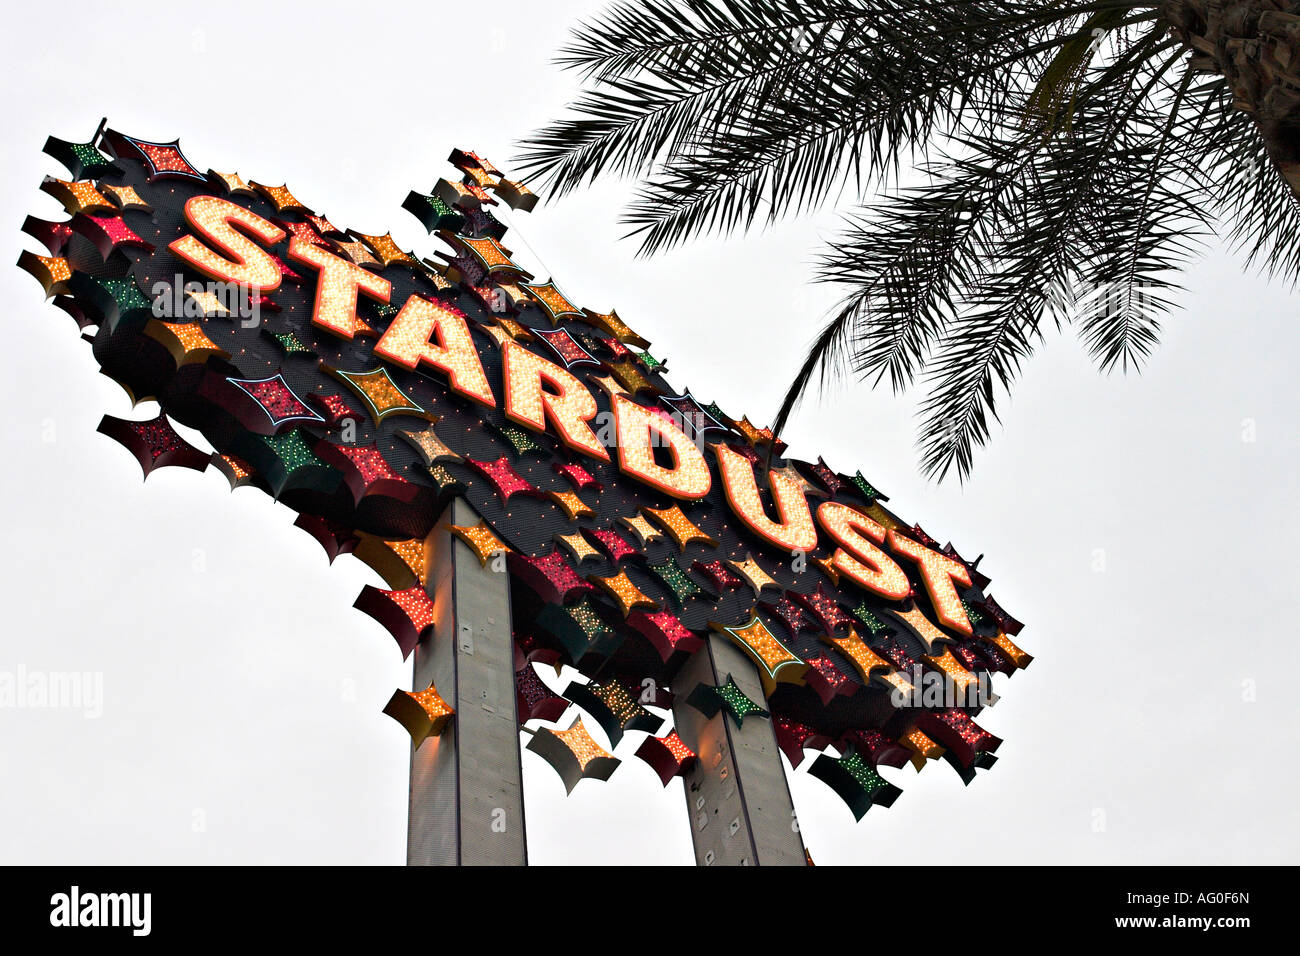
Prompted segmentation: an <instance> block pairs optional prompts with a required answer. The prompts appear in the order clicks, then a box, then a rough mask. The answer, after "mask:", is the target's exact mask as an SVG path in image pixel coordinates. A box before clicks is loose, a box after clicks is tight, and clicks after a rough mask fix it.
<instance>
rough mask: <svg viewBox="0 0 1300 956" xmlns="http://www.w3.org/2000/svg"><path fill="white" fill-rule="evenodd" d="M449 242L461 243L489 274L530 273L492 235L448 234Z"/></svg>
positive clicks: (528, 274) (526, 274) (523, 274)
mask: <svg viewBox="0 0 1300 956" xmlns="http://www.w3.org/2000/svg"><path fill="white" fill-rule="evenodd" d="M446 239H447V241H448V242H451V243H453V244H455V245H459V246H460V247H461V248H463V249H464V250H465V251H466V252H468V253H469V254H470V256H472V257H473V259H474V260H475V261H476V262H478V264H479V265H481V266H482V267H483V268H484V269H485V270H487V274H488V275H492V274H493V273H497V272H515V273H518V274H519V275H522V276H526V277H527V276H530V273H529V272H528V271H527V270H526V269H524V267H523V266H521V265H519V264H518V263H517V262H515V261H514V259H512V258H511V256H512V255H513V253H511V251H510V250H509V249H507V248H506V247H505V246H503V245H501V243H499V242H497V241H496V240H495V239H493V238H492V237H491V236H484V237H483V238H481V239H474V238H472V237H470V236H452V235H450V234H448V235H447V236H446Z"/></svg>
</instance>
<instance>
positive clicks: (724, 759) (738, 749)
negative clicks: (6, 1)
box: [673, 634, 807, 866]
mask: <svg viewBox="0 0 1300 956" xmlns="http://www.w3.org/2000/svg"><path fill="white" fill-rule="evenodd" d="M728 674H730V675H731V677H732V678H733V679H734V680H735V682H736V684H737V686H738V687H739V688H740V689H741V690H742V691H743V692H744V693H745V695H746V696H748V697H749V698H750V699H751V700H754V701H755V702H763V701H764V700H765V699H766V698H765V695H764V693H763V684H762V681H761V680H760V679H759V674H758V669H757V668H756V667H755V666H754V663H753V662H752V661H751V660H750V659H749V658H748V657H746V656H745V654H744V653H743V652H742V651H741V650H740V649H739V648H737V647H736V646H735V645H734V644H732V643H731V642H730V641H728V640H726V639H725V638H723V637H721V636H719V635H716V634H713V635H710V636H709V638H708V639H707V641H706V643H705V646H704V647H702V648H701V649H700V650H699V651H698V652H697V653H696V654H695V655H694V656H693V657H692V658H691V659H690V660H689V661H688V662H687V663H686V664H685V666H683V668H682V671H681V673H680V674H679V675H678V677H677V679H676V680H675V681H674V682H673V695H674V698H675V702H674V704H673V719H674V721H675V722H676V725H677V733H678V735H679V736H680V737H681V738H682V740H683V742H684V743H685V744H686V745H687V746H688V747H690V748H691V749H692V750H694V751H695V753H696V754H698V755H699V761H698V762H697V763H696V764H695V766H694V767H693V768H692V769H691V770H690V771H689V772H688V773H686V774H685V775H684V777H683V780H684V783H685V785H686V809H687V812H688V814H689V816H690V823H691V840H692V841H693V843H694V845H695V862H696V863H697V864H698V865H700V866H756V865H762V866H805V865H807V858H806V856H805V854H804V846H803V839H802V837H800V835H799V826H798V822H797V821H796V819H795V816H794V802H793V800H792V799H791V797H790V787H789V784H788V783H787V781H786V778H785V768H784V767H783V766H782V765H781V751H780V750H779V749H778V748H777V745H776V734H775V733H774V731H773V729H772V722H771V720H770V719H768V718H764V717H757V716H751V717H749V718H747V719H746V720H745V722H744V724H743V726H741V727H737V726H736V724H735V721H734V720H732V718H731V717H730V716H729V715H728V714H727V713H726V712H725V710H720V711H719V712H718V713H717V714H715V715H714V716H713V717H712V718H706V717H705V716H704V714H702V713H701V712H700V711H699V710H697V709H696V708H695V707H693V706H692V705H690V704H688V703H687V702H686V701H687V698H689V697H690V696H691V694H692V692H693V691H694V690H695V688H696V687H697V686H699V685H700V684H701V683H705V684H711V685H713V686H715V687H716V686H719V685H721V684H725V683H726V681H727V675H728Z"/></svg>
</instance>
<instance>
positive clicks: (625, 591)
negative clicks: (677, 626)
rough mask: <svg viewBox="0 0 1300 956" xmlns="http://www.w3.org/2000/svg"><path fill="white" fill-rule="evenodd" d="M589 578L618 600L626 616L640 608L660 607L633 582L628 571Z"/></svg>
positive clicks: (651, 609)
mask: <svg viewBox="0 0 1300 956" xmlns="http://www.w3.org/2000/svg"><path fill="white" fill-rule="evenodd" d="M587 580H588V581H590V582H591V583H592V584H594V585H596V587H598V588H600V589H601V590H602V591H604V592H605V593H606V594H608V595H609V596H610V597H612V598H613V599H614V600H615V601H617V602H618V606H619V607H620V608H621V609H622V611H623V616H624V617H627V616H628V615H629V614H631V613H632V612H633V611H635V610H637V609H638V608H643V609H644V610H647V611H653V610H655V609H656V608H657V607H659V602H658V601H656V600H655V599H654V598H652V597H650V595H648V594H646V593H645V592H643V591H642V590H641V589H640V588H638V587H637V586H636V585H635V584H633V583H632V579H631V578H629V577H628V576H627V572H626V571H620V572H618V574H611V575H609V576H607V577H601V576H600V575H598V574H592V575H588V577H587Z"/></svg>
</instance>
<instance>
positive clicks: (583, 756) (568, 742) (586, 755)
mask: <svg viewBox="0 0 1300 956" xmlns="http://www.w3.org/2000/svg"><path fill="white" fill-rule="evenodd" d="M547 729H548V730H550V728H549V727H548V728H547ZM550 732H551V733H553V734H555V736H557V737H559V738H560V739H561V740H562V741H564V746H566V747H568V748H569V750H571V751H572V752H573V756H574V757H576V758H577V760H578V766H580V767H581V768H582V769H583V770H586V769H587V764H589V763H590V762H591V761H592V760H595V759H596V758H597V757H613V756H614V755H613V754H612V753H610V752H609V751H608V750H606V749H605V748H604V747H602V746H601V745H600V744H598V743H596V741H594V740H592V739H591V734H589V733H587V728H586V726H585V725H584V724H583V722H582V718H581V717H578V718H576V719H575V720H574V721H573V726H572V727H570V728H569V729H568V730H551V731H550Z"/></svg>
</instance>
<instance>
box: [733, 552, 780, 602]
mask: <svg viewBox="0 0 1300 956" xmlns="http://www.w3.org/2000/svg"><path fill="white" fill-rule="evenodd" d="M727 567H729V568H731V570H733V571H735V572H736V573H737V574H739V575H740V576H741V577H742V578H744V579H745V583H747V584H748V585H749V586H750V587H751V588H753V589H754V593H755V594H756V595H757V594H762V593H763V588H765V587H768V586H769V585H770V586H771V587H775V588H779V587H780V586H781V585H780V584H778V583H777V580H776V578H774V577H772V575H770V574H768V573H767V572H766V571H764V570H763V569H762V568H761V567H760V566H759V564H758V562H757V561H755V560H754V556H753V555H752V554H750V553H748V552H746V553H745V560H744V561H728V562H727Z"/></svg>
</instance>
